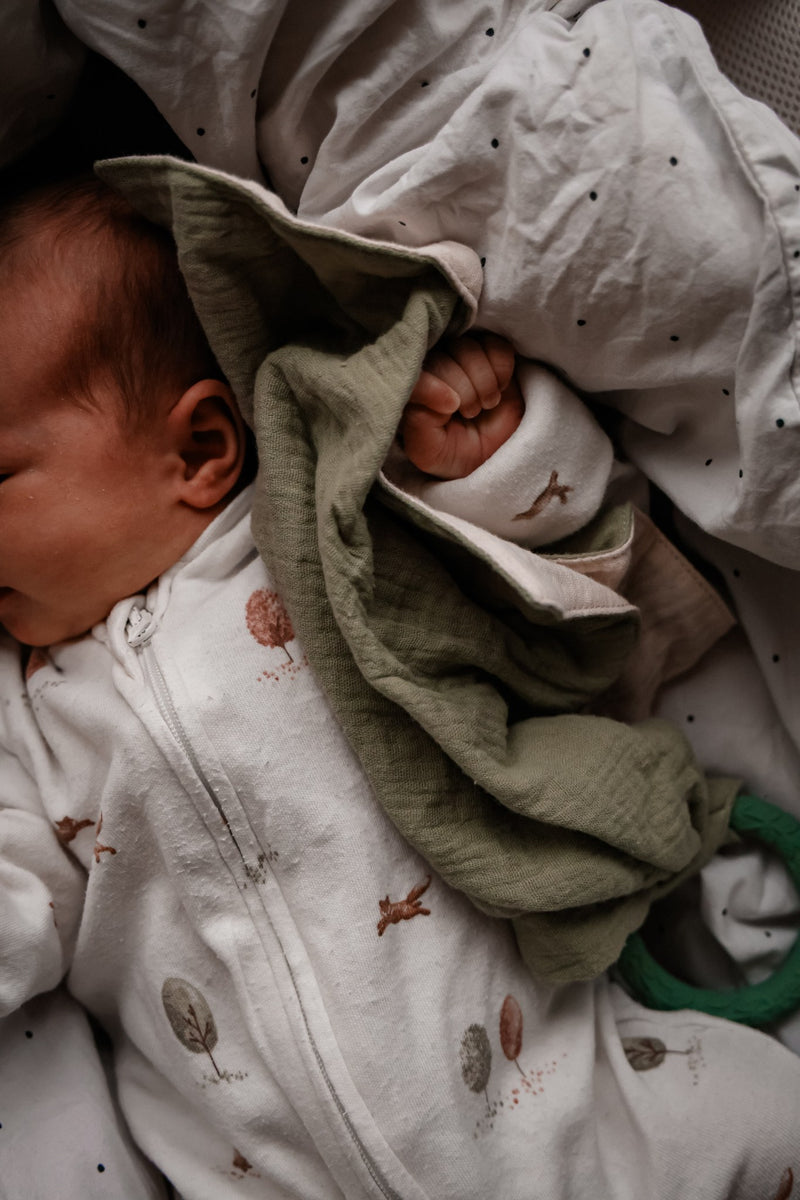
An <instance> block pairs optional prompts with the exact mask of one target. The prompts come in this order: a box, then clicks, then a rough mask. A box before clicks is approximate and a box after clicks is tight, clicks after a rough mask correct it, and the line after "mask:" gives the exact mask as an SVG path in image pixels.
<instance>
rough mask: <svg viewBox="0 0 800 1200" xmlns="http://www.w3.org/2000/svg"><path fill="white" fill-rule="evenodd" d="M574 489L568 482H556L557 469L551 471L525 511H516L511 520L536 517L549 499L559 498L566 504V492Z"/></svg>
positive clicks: (524, 519) (525, 519)
mask: <svg viewBox="0 0 800 1200" xmlns="http://www.w3.org/2000/svg"><path fill="white" fill-rule="evenodd" d="M574 490H575V489H574V488H572V487H570V485H569V484H568V483H559V482H558V471H551V472H550V479H549V481H548V484H547V487H546V488H545V489H544V491H542V492H540V493H539V495H538V496H537V497H536V499H535V500H534V501H533V504H531V506H530V508H526V509H525V512H521V513H517V514H516V516H515V517H514V518H513V520H515V521H527V520H528V519H529V518H531V517H537V516H538V515H539V513H540V512H541V511H542V509H544V508H547V505H548V504H549V503H550V501H551V500H560V501H561V503H562V504H566V503H567V494H568V493H569V492H572V491H574Z"/></svg>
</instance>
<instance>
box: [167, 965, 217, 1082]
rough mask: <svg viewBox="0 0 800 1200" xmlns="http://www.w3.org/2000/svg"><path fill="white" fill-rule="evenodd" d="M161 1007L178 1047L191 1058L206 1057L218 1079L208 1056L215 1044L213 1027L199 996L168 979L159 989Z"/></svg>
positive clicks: (188, 985) (187, 986)
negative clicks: (205, 1055)
mask: <svg viewBox="0 0 800 1200" xmlns="http://www.w3.org/2000/svg"><path fill="white" fill-rule="evenodd" d="M161 1003H162V1004H163V1005H164V1012H165V1013H166V1014H167V1020H168V1021H169V1023H170V1025H171V1026H172V1032H173V1033H174V1034H175V1037H176V1038H177V1039H178V1041H179V1042H180V1043H181V1045H182V1046H185V1047H186V1049H187V1050H191V1052H192V1054H207V1055H208V1057H209V1058H210V1059H211V1065H212V1067H213V1068H214V1070H215V1071H216V1073H217V1075H218V1076H220V1077H221V1076H222V1072H221V1071H220V1069H219V1067H218V1066H217V1064H216V1062H215V1061H214V1055H213V1054H212V1050H213V1049H214V1047H215V1046H216V1044H217V1041H218V1040H219V1035H218V1033H217V1025H216V1022H215V1020H214V1017H213V1015H212V1012H211V1009H210V1008H209V1006H208V1002H207V1001H206V998H205V996H204V995H203V993H202V992H201V991H200V990H199V989H198V988H196V987H195V986H194V984H191V983H189V982H187V980H185V979H178V978H177V977H174V976H171V977H170V978H168V979H165V980H164V983H163V985H162V987H161Z"/></svg>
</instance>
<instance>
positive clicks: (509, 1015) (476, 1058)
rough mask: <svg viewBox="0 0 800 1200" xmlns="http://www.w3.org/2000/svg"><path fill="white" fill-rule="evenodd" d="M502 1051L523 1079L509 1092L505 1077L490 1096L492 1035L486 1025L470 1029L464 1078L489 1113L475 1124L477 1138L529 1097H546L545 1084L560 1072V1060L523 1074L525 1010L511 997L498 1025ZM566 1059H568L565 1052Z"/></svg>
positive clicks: (464, 1045)
mask: <svg viewBox="0 0 800 1200" xmlns="http://www.w3.org/2000/svg"><path fill="white" fill-rule="evenodd" d="M497 1029H498V1034H499V1038H500V1048H501V1050H502V1051H503V1054H504V1056H505V1058H506V1059H508V1061H509V1062H513V1064H514V1066H515V1067H516V1069H517V1071H518V1072H519V1075H520V1076H521V1078H517V1076H514V1077H513V1082H514V1086H513V1087H511V1088H508V1086H507V1085H508V1078H507V1076H506V1075H505V1073H504V1078H503V1081H502V1084H501V1086H500V1087H499V1088H498V1090H497V1091H496V1092H493V1094H491V1095H490V1093H489V1076H490V1074H491V1069H492V1047H491V1043H490V1040H489V1035H488V1033H487V1031H486V1027H485V1026H484V1025H478V1024H474V1025H470V1026H469V1028H468V1029H467V1030H466V1032H465V1033H464V1035H463V1037H462V1039H461V1045H460V1048H459V1058H460V1064H461V1077H462V1079H463V1080H464V1083H465V1084H466V1085H467V1087H468V1088H469V1089H470V1091H473V1092H482V1093H483V1096H484V1099H485V1101H486V1111H485V1112H484V1114H483V1115H482V1116H481V1117H479V1118H478V1119H477V1120H476V1122H475V1128H474V1130H473V1133H472V1136H473V1138H477V1137H480V1136H481V1135H483V1134H486V1133H488V1132H489V1131H490V1130H492V1129H494V1123H495V1121H496V1120H497V1119H498V1117H500V1116H501V1115H503V1116H506V1117H510V1116H511V1114H513V1113H514V1112H515V1111H516V1110H518V1109H519V1107H520V1103H521V1102H523V1101H525V1102H526V1103H527V1102H528V1101H527V1100H526V1098H527V1097H530V1098H533V1097H538V1096H543V1095H544V1094H545V1082H546V1080H547V1078H548V1077H549V1076H552V1075H555V1074H556V1072H557V1070H558V1065H559V1063H558V1059H557V1058H553V1059H550V1060H549V1061H548V1062H546V1063H544V1064H543V1065H542V1066H539V1067H530V1066H529V1067H528V1068H527V1069H526V1070H523V1068H522V1066H521V1065H520V1062H519V1057H520V1055H521V1053H522V1041H523V1037H522V1035H523V1016H522V1009H521V1008H520V1005H519V1003H518V1002H517V999H516V997H514V996H512V995H510V994H509V995H507V996H506V998H505V999H504V1001H503V1003H502V1006H501V1008H500V1014H499V1021H498V1026H497ZM561 1057H562V1058H566V1057H567V1054H566V1051H564V1052H563V1053H562V1054H561Z"/></svg>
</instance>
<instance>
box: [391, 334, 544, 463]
mask: <svg viewBox="0 0 800 1200" xmlns="http://www.w3.org/2000/svg"><path fill="white" fill-rule="evenodd" d="M514 365H515V354H514V348H513V346H512V345H511V343H510V342H508V341H506V340H505V338H501V337H498V336H497V335H496V334H492V333H483V334H465V335H463V336H462V337H458V338H452V339H450V340H448V341H446V342H443V343H440V344H439V345H438V346H436V347H435V348H434V349H433V350H432V351H431V352H430V354H429V355H428V356H427V358H426V359H425V362H424V363H423V369H422V373H421V375H420V377H419V379H418V380H417V383H416V385H415V387H414V390H413V391H412V393H411V396H410V397H409V400H408V404H407V405H406V408H405V411H404V413H403V418H402V421H401V423H400V436H401V438H402V442H403V448H404V450H405V452H406V454H407V456H408V458H409V459H410V461H411V462H412V463H413V464H414V466H415V467H417V468H418V469H419V470H420V471H424V472H425V473H426V474H428V475H435V476H436V477H437V478H439V479H461V478H463V477H464V476H465V475H469V474H470V473H471V472H472V471H474V470H476V468H477V467H479V466H480V465H481V464H482V463H484V462H485V461H486V459H487V458H489V457H490V456H491V455H492V454H494V452H495V450H497V449H498V448H499V447H500V446H502V444H503V442H505V441H506V440H507V439H508V438H509V437H510V436H511V434H512V433H513V432H514V430H515V429H516V428H517V426H518V425H519V423H520V421H521V420H522V413H523V411H524V402H523V399H522V395H521V393H520V390H519V388H518V387H517V383H516V380H515V379H514Z"/></svg>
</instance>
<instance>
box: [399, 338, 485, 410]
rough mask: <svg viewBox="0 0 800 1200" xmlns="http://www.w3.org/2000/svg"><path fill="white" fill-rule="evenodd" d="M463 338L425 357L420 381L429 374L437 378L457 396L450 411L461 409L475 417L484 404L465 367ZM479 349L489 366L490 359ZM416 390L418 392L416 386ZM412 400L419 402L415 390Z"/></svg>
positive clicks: (442, 394) (465, 357)
mask: <svg viewBox="0 0 800 1200" xmlns="http://www.w3.org/2000/svg"><path fill="white" fill-rule="evenodd" d="M461 340H463V339H459V341H458V342H452V343H446V344H445V348H443V349H436V350H432V351H431V353H430V354H429V355H428V357H427V358H426V359H425V369H424V370H423V372H422V375H421V376H420V381H422V379H423V378H424V377H425V376H427V375H430V376H432V377H433V378H434V379H437V380H438V381H439V382H440V383H441V384H443V385H445V386H446V387H447V388H448V389H449V390H450V391H451V392H452V393H453V394H454V395H455V396H456V398H457V401H458V403H457V404H455V405H454V406H453V407H452V408H451V409H450V410H449V411H450V412H455V410H456V409H459V410H460V412H461V415H462V416H464V417H475V416H477V415H478V413H479V412H480V411H481V408H482V407H483V405H482V403H481V398H480V396H479V395H478V393H477V391H476V389H475V386H474V384H473V380H472V378H471V376H470V374H469V373H468V372H467V371H466V370H465V369H464V366H463V361H466V360H467V357H468V356H467V354H466V353H465V352H464V349H463V347H462V346H461V344H460V343H461ZM477 350H478V353H479V354H480V355H481V357H482V358H483V361H484V363H485V364H486V366H487V367H488V361H487V360H486V357H485V355H484V354H483V352H482V351H481V350H480V347H477ZM426 386H429V385H426ZM414 391H415V392H416V388H415V389H414ZM440 395H441V396H442V399H444V393H443V392H442V393H440ZM412 400H413V402H414V403H418V401H417V400H416V399H415V398H414V393H413V392H412Z"/></svg>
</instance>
